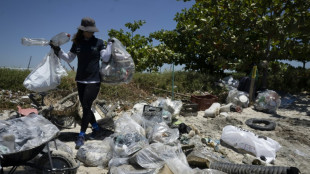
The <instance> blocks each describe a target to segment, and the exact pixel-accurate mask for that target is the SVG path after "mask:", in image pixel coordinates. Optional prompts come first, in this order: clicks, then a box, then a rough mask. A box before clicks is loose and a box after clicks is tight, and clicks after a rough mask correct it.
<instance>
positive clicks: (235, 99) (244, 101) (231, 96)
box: [226, 89, 249, 108]
mask: <svg viewBox="0 0 310 174" xmlns="http://www.w3.org/2000/svg"><path fill="white" fill-rule="evenodd" d="M226 103H227V104H228V103H233V104H235V105H237V106H241V107H243V108H247V107H248V106H249V94H248V93H247V92H243V91H238V90H237V89H232V90H230V91H229V93H228V96H227V98H226Z"/></svg>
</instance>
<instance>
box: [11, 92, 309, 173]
mask: <svg viewBox="0 0 310 174" xmlns="http://www.w3.org/2000/svg"><path fill="white" fill-rule="evenodd" d="M296 97H297V100H296V101H295V102H294V103H293V104H291V105H290V106H289V107H287V108H279V109H278V110H277V114H268V113H263V112H258V111H256V110H255V109H254V107H253V106H250V107H248V108H244V109H243V111H242V112H241V113H237V112H229V113H228V115H225V116H224V115H219V116H217V117H215V118H205V117H203V115H204V112H203V111H199V112H198V115H197V116H186V117H183V116H181V115H180V116H178V117H177V118H178V119H179V120H180V121H182V122H184V123H185V124H187V125H190V126H192V127H194V128H196V129H197V130H198V131H199V132H200V136H201V137H210V138H212V139H217V140H219V139H220V138H221V135H222V129H223V128H224V127H225V126H226V125H233V126H236V127H241V128H243V129H245V130H249V131H252V132H254V133H255V134H257V135H262V136H266V137H269V138H271V139H273V140H275V141H277V142H278V143H279V144H280V145H281V148H280V150H279V151H278V152H277V153H276V155H277V156H276V159H275V161H274V164H272V165H275V166H286V167H297V168H299V170H300V171H301V173H309V171H310V165H309V164H310V95H309V94H302V95H298V96H296ZM249 118H264V119H269V120H272V121H275V122H276V128H275V130H272V131H260V130H255V129H252V128H250V127H248V126H247V125H246V124H245V121H246V120H247V119H249ZM79 129H80V126H78V125H77V126H76V127H74V128H71V129H64V130H61V132H62V133H61V135H60V139H61V140H62V141H64V142H65V143H66V144H67V145H68V146H70V147H71V148H72V150H73V152H74V154H73V155H76V153H77V150H75V148H74V147H75V143H74V141H75V139H76V136H77V135H78V133H79ZM88 131H90V129H88ZM88 133H89V132H88ZM93 141H97V140H88V141H87V143H90V142H93ZM219 148H220V149H221V151H222V152H224V154H226V158H227V159H229V160H230V161H231V162H234V163H238V164H242V163H243V162H242V161H243V159H244V154H241V153H238V152H236V151H234V150H232V149H230V148H227V147H224V146H221V145H220V146H219ZM270 165H271V164H270ZM30 170H31V169H29V168H26V169H23V168H19V169H18V171H17V173H25V172H30V173H32V172H33V171H30ZM5 171H7V168H5ZM77 173H78V174H88V173H89V174H90V173H91V174H94V173H96V174H104V173H108V168H106V169H102V168H98V167H86V166H84V165H83V163H81V166H80V167H79V168H78V170H77Z"/></svg>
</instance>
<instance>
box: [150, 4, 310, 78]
mask: <svg viewBox="0 0 310 174" xmlns="http://www.w3.org/2000/svg"><path fill="white" fill-rule="evenodd" d="M184 1H188V0H184ZM309 7H310V2H309V1H303V0H296V1H291V0H286V1H281V0H272V1H270V0H260V1H258V0H252V1H250V0H245V1H235V0H218V1H216V0H196V3H195V4H194V5H193V6H192V7H191V8H190V9H184V10H182V12H181V13H177V14H176V16H175V18H174V19H175V21H176V22H177V27H176V29H175V30H172V31H165V30H161V31H157V32H154V33H153V34H152V37H154V38H155V39H158V40H160V41H161V42H163V43H165V44H166V45H167V47H168V48H170V49H172V50H173V51H174V52H177V53H181V54H183V55H184V56H183V57H182V58H181V59H178V60H177V61H176V62H177V63H179V64H184V65H185V66H186V69H192V70H197V71H201V72H209V73H221V72H223V70H224V69H227V68H228V69H233V70H238V71H247V70H248V69H249V68H251V66H250V65H253V64H256V65H259V64H260V63H261V62H262V60H266V61H267V62H270V61H278V60H297V61H302V62H308V61H310V57H309V56H308V55H309V54H308V53H309V31H308V30H307V28H309V21H310V19H309V18H310V14H309V11H310V8H309ZM265 75H266V74H265Z"/></svg>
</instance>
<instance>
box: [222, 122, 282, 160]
mask: <svg viewBox="0 0 310 174" xmlns="http://www.w3.org/2000/svg"><path fill="white" fill-rule="evenodd" d="M221 140H222V141H224V142H225V143H227V144H228V145H230V146H232V147H234V148H236V149H239V150H240V149H243V150H245V151H247V152H250V153H252V154H254V155H255V156H256V157H258V158H260V157H262V156H264V157H265V158H266V162H267V163H270V162H272V161H273V160H275V158H276V152H277V151H278V150H279V149H280V148H281V145H280V144H279V143H278V142H276V141H274V140H273V139H271V138H268V137H264V136H258V135H256V134H254V133H253V132H250V131H247V130H244V129H241V128H238V127H235V126H232V125H228V126H225V127H224V128H223V132H222V136H221Z"/></svg>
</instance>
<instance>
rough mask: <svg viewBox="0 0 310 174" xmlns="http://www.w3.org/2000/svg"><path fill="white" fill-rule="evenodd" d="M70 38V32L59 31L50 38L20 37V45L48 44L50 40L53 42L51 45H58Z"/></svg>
mask: <svg viewBox="0 0 310 174" xmlns="http://www.w3.org/2000/svg"><path fill="white" fill-rule="evenodd" d="M69 40H70V34H68V33H65V32H61V33H59V34H57V35H55V36H54V37H52V38H51V39H50V40H47V39H44V38H26V37H23V38H22V45H25V46H33V45H39V46H47V45H49V44H50V41H52V42H53V45H55V46H60V45H63V44H65V43H67V42H69Z"/></svg>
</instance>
